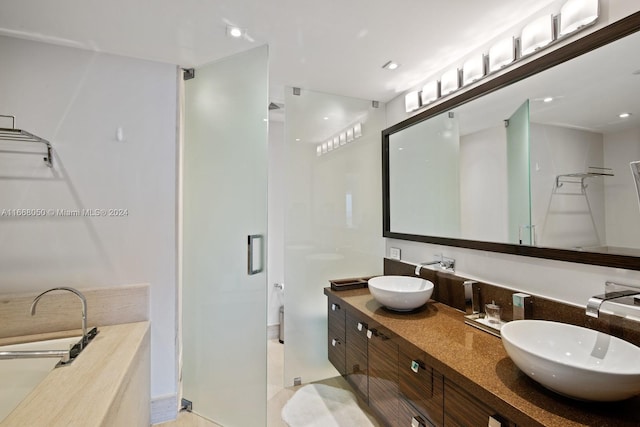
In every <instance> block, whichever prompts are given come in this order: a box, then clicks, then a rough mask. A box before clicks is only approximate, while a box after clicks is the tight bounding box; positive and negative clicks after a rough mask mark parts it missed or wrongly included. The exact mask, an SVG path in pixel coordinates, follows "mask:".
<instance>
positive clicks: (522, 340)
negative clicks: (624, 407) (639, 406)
mask: <svg viewBox="0 0 640 427" xmlns="http://www.w3.org/2000/svg"><path fill="white" fill-rule="evenodd" d="M500 333H501V335H502V344H503V345H504V348H505V349H506V350H507V354H509V357H511V360H513V362H514V363H515V364H516V366H518V368H520V369H521V370H522V371H523V372H524V373H525V374H526V375H528V376H529V377H530V378H532V379H533V380H535V381H537V382H538V383H540V384H542V385H543V386H545V387H547V388H548V389H550V390H553V391H555V392H557V393H560V394H562V395H565V396H568V397H571V398H574V399H580V400H593V401H603V402H608V401H616V400H623V399H627V398H629V397H632V396H635V395H637V394H640V348H639V347H636V346H635V345H633V344H631V343H628V342H626V341H624V340H621V339H619V338H616V337H613V336H611V335H607V334H604V333H601V332H597V331H594V330H592V329H587V328H581V327H579V326H574V325H569V324H566V323H558V322H549V321H544V320H516V321H513V322H509V323H507V324H506V325H504V326H503V327H502V330H501V331H500Z"/></svg>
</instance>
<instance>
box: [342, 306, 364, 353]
mask: <svg viewBox="0 0 640 427" xmlns="http://www.w3.org/2000/svg"><path fill="white" fill-rule="evenodd" d="M368 330H369V325H368V324H367V322H366V321H364V320H362V319H359V318H357V317H354V316H352V315H351V313H347V315H346V326H345V339H346V340H347V344H348V346H349V347H350V348H351V347H353V348H355V349H357V350H358V351H360V352H361V353H363V354H365V355H366V354H367V331H368Z"/></svg>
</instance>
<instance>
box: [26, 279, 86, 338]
mask: <svg viewBox="0 0 640 427" xmlns="http://www.w3.org/2000/svg"><path fill="white" fill-rule="evenodd" d="M51 291H68V292H71V293H73V294H75V295H76V296H77V297H78V298H80V301H81V302H82V340H81V341H80V349H83V348H84V347H85V346H86V345H87V344H88V343H89V335H88V334H87V299H86V298H85V297H84V295H82V292H80V291H78V290H77V289H73V288H69V287H65V286H62V287H59V288H51V289H48V290H46V291H44V292H43V293H41V294H40V295H38V296H37V297H35V298H34V299H33V302H32V303H31V315H32V316H34V315H35V314H36V306H37V305H38V301H40V298H42V296H43V295H44V294H47V293H49V292H51Z"/></svg>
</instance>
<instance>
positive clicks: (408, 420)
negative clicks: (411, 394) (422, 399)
mask: <svg viewBox="0 0 640 427" xmlns="http://www.w3.org/2000/svg"><path fill="white" fill-rule="evenodd" d="M398 426H399V427H436V426H435V425H434V424H432V423H431V422H430V421H429V419H427V418H426V417H425V416H424V414H422V412H420V411H418V410H417V409H416V408H414V407H413V405H411V404H410V403H409V402H407V401H406V400H405V399H403V398H402V397H400V402H399V405H398Z"/></svg>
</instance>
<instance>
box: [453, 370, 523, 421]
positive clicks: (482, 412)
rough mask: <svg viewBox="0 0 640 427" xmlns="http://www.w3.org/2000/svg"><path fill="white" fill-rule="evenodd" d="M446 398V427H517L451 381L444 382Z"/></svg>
mask: <svg viewBox="0 0 640 427" xmlns="http://www.w3.org/2000/svg"><path fill="white" fill-rule="evenodd" d="M444 396H445V398H444V425H445V426H446V427H469V426H486V425H490V426H491V427H498V426H500V427H515V424H514V423H512V422H510V421H509V420H507V419H506V418H504V417H502V416H500V415H499V414H498V413H497V412H496V411H495V410H493V409H492V408H491V407H489V406H488V405H486V404H485V403H483V402H481V401H480V400H479V399H478V398H476V397H474V396H472V395H470V394H469V393H467V392H466V391H464V390H463V389H462V388H460V387H459V386H457V385H455V384H454V383H452V382H451V381H449V380H445V382H444Z"/></svg>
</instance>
